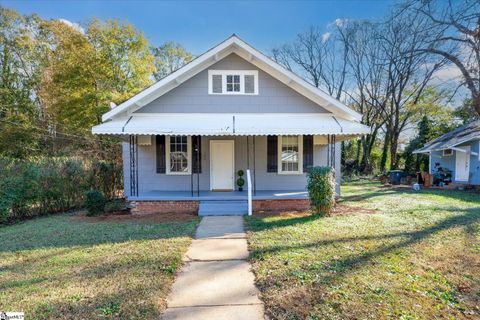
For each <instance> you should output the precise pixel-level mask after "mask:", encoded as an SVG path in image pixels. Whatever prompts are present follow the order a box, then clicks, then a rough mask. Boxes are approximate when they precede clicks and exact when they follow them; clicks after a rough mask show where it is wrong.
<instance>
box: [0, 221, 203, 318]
mask: <svg viewBox="0 0 480 320" xmlns="http://www.w3.org/2000/svg"><path fill="white" fill-rule="evenodd" d="M93 221H96V220H93ZM196 224H197V220H196V219H194V220H192V221H187V222H175V223H168V224H166V223H156V222H153V221H146V220H144V221H135V220H133V221H132V220H130V221H123V222H118V221H117V222H106V221H105V222H92V220H86V219H79V218H78V217H72V216H69V215H56V216H50V217H45V218H37V219H34V220H30V221H26V222H24V223H21V224H17V225H11V226H3V227H0V235H1V238H0V310H5V311H24V312H25V318H26V319H153V318H158V317H159V315H160V314H161V312H162V311H163V310H164V308H165V298H166V295H167V294H168V291H169V290H170V286H171V283H172V281H173V277H174V273H175V271H176V270H177V268H178V267H179V266H180V264H181V258H182V255H183V253H184V252H185V250H186V249H187V247H188V245H189V244H190V242H191V236H192V235H193V232H194V230H195V226H196Z"/></svg>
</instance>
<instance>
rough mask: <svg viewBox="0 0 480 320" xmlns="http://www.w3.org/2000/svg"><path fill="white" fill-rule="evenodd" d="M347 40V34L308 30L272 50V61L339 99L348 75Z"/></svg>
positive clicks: (312, 28) (339, 22)
mask: <svg viewBox="0 0 480 320" xmlns="http://www.w3.org/2000/svg"><path fill="white" fill-rule="evenodd" d="M337 24H341V21H337V22H336V25H337ZM335 28H336V27H335ZM334 31H336V30H334ZM346 37H348V34H344V33H341V32H322V31H321V30H320V29H319V28H316V27H311V28H310V29H308V30H307V31H305V32H303V33H300V34H298V35H297V38H296V39H295V40H294V41H293V42H292V43H290V44H286V45H283V46H281V47H279V48H275V49H274V50H272V53H273V58H274V59H275V60H276V61H277V62H278V63H280V64H282V65H283V66H285V67H286V68H287V69H289V70H291V71H294V72H298V73H300V74H303V75H306V77H307V78H308V79H309V80H310V81H311V82H312V84H313V85H315V86H316V87H318V88H321V89H324V90H325V91H327V92H328V94H330V95H331V96H333V97H335V98H337V99H340V98H341V97H342V93H343V91H344V86H345V81H346V73H347V71H346V52H347V50H348V49H347V48H346V46H345V44H346V43H347V41H345V38H346Z"/></svg>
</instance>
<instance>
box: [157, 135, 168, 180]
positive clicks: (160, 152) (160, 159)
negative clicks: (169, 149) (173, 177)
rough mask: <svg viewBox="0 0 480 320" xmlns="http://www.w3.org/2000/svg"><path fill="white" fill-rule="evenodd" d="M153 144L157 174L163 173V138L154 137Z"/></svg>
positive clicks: (164, 158)
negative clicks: (155, 149)
mask: <svg viewBox="0 0 480 320" xmlns="http://www.w3.org/2000/svg"><path fill="white" fill-rule="evenodd" d="M155 144H156V146H157V173H165V171H166V169H167V161H166V154H165V152H166V151H165V136H155Z"/></svg>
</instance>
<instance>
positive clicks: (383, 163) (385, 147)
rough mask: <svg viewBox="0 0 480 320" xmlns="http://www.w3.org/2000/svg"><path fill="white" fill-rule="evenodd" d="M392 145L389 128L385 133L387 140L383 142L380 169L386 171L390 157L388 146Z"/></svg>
mask: <svg viewBox="0 0 480 320" xmlns="http://www.w3.org/2000/svg"><path fill="white" fill-rule="evenodd" d="M389 145H390V132H389V131H388V129H387V132H386V133H385V140H384V142H383V148H382V160H381V161H380V171H381V172H384V171H385V169H386V166H387V158H388V147H389Z"/></svg>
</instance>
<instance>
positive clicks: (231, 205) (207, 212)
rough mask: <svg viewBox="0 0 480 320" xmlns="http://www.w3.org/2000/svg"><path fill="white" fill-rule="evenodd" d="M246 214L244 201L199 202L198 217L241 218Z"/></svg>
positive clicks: (246, 207) (246, 208)
mask: <svg viewBox="0 0 480 320" xmlns="http://www.w3.org/2000/svg"><path fill="white" fill-rule="evenodd" d="M247 213H248V203H247V201H246V200H230V201H227V200H222V201H220V200H205V201H200V206H199V208H198V215H199V216H241V215H245V214H247Z"/></svg>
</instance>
